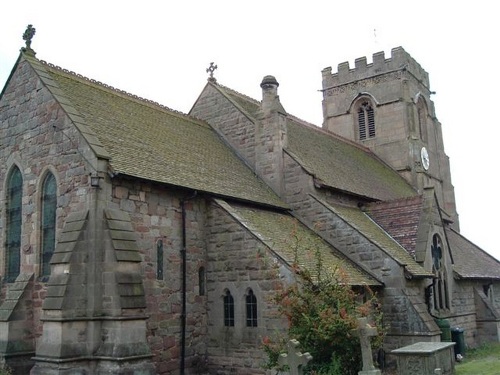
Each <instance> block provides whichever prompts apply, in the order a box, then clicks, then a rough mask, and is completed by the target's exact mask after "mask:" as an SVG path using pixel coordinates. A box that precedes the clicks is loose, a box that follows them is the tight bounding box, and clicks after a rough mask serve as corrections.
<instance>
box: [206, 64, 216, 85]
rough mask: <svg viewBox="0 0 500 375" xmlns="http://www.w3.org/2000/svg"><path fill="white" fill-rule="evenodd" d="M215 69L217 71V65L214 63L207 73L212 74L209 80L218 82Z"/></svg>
mask: <svg viewBox="0 0 500 375" xmlns="http://www.w3.org/2000/svg"><path fill="white" fill-rule="evenodd" d="M215 69H217V65H214V63H213V62H211V63H210V66H209V67H208V68H207V73H210V77H209V78H208V80H209V81H211V82H217V80H216V79H215V77H214V71H215Z"/></svg>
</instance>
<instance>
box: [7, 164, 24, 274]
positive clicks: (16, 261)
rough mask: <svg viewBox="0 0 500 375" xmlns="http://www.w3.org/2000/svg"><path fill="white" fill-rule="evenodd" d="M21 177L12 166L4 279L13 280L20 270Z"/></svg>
mask: <svg viewBox="0 0 500 375" xmlns="http://www.w3.org/2000/svg"><path fill="white" fill-rule="evenodd" d="M22 197H23V177H22V175H21V171H20V170H19V168H17V167H14V169H13V170H12V172H11V173H10V176H9V179H8V182H7V197H6V198H7V200H6V201H7V207H6V219H7V226H6V228H7V231H6V239H7V242H6V259H5V264H6V267H5V268H6V270H5V280H6V281H7V282H13V281H15V280H16V277H17V276H18V275H19V273H20V272H21V228H22Z"/></svg>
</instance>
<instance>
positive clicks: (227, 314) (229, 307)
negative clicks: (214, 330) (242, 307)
mask: <svg viewBox="0 0 500 375" xmlns="http://www.w3.org/2000/svg"><path fill="white" fill-rule="evenodd" d="M224 325H225V326H226V327H234V298H233V296H232V295H231V292H230V291H229V290H226V294H225V295H224Z"/></svg>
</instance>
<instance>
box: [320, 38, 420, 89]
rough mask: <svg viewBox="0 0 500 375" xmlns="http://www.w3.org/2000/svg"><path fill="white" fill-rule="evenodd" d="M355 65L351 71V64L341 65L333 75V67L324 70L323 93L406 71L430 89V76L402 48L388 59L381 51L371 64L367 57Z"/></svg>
mask: <svg viewBox="0 0 500 375" xmlns="http://www.w3.org/2000/svg"><path fill="white" fill-rule="evenodd" d="M354 65H355V66H354V68H353V69H351V68H350V66H349V62H347V61H346V62H343V63H340V64H339V65H338V68H337V73H333V74H332V68H331V67H328V68H325V69H323V71H322V75H323V91H327V90H329V89H332V88H335V87H338V86H343V85H346V84H349V83H352V82H355V81H360V80H364V79H374V80H377V79H379V80H380V79H383V78H382V77H383V76H385V75H397V74H400V75H401V73H402V72H405V71H406V72H409V73H410V74H411V75H413V76H414V77H415V78H416V79H417V80H418V81H420V83H421V84H422V85H424V86H425V87H426V88H427V89H429V74H428V73H427V72H426V71H425V70H424V69H423V68H422V67H421V66H420V64H419V63H418V62H417V61H416V60H415V59H413V58H412V57H411V56H410V54H409V53H408V52H406V51H405V50H404V49H403V48H402V47H396V48H393V49H392V50H391V57H390V58H388V59H386V58H385V53H384V52H383V51H381V52H377V53H374V54H373V57H372V62H371V63H368V62H367V58H366V56H365V57H360V58H357V59H356V60H355V62H354Z"/></svg>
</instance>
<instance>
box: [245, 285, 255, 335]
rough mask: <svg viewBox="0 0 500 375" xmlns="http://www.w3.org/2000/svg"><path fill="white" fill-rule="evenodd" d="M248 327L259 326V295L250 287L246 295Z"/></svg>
mask: <svg viewBox="0 0 500 375" xmlns="http://www.w3.org/2000/svg"><path fill="white" fill-rule="evenodd" d="M246 310H247V327H257V297H255V295H254V294H253V291H252V289H250V290H249V291H248V293H247V295H246Z"/></svg>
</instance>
